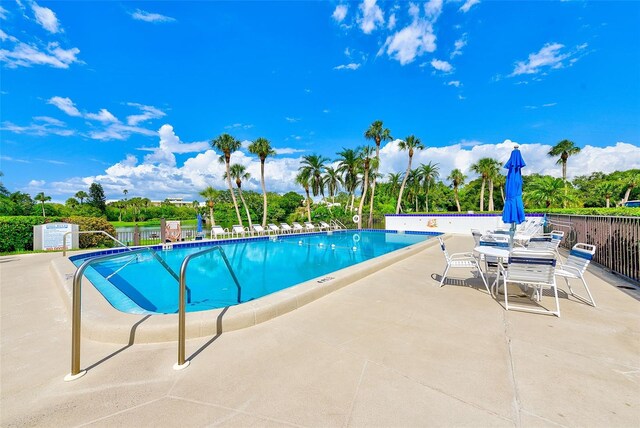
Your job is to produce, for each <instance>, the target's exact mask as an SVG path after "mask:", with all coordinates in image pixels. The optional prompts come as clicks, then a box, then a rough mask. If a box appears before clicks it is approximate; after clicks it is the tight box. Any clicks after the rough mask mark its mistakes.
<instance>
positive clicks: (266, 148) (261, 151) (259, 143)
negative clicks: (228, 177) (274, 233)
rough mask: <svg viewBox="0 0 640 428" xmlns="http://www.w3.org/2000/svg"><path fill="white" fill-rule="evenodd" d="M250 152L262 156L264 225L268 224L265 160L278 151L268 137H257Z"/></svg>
mask: <svg viewBox="0 0 640 428" xmlns="http://www.w3.org/2000/svg"><path fill="white" fill-rule="evenodd" d="M249 152H250V153H253V154H254V155H256V156H258V157H259V158H260V184H261V185H262V227H266V225H267V188H266V186H265V184H264V162H265V160H266V159H267V156H275V154H276V151H275V150H273V148H272V147H271V143H270V142H269V140H267V139H266V138H262V137H261V138H256V140H255V141H254V142H253V143H251V144H249Z"/></svg>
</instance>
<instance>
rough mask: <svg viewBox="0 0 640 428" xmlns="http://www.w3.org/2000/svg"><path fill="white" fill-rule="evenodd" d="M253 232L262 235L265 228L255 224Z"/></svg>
mask: <svg viewBox="0 0 640 428" xmlns="http://www.w3.org/2000/svg"><path fill="white" fill-rule="evenodd" d="M253 230H255V231H256V232H258V233H262V232H264V227H262V225H260V224H254V225H253Z"/></svg>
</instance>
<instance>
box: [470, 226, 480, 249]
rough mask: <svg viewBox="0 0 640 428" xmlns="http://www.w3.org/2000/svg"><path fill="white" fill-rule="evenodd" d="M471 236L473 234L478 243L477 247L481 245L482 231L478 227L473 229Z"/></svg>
mask: <svg viewBox="0 0 640 428" xmlns="http://www.w3.org/2000/svg"><path fill="white" fill-rule="evenodd" d="M471 236H473V240H474V241H475V243H476V247H477V246H478V245H480V238H482V232H480V231H479V230H478V229H471Z"/></svg>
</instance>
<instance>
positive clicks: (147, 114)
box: [127, 103, 166, 126]
mask: <svg viewBox="0 0 640 428" xmlns="http://www.w3.org/2000/svg"><path fill="white" fill-rule="evenodd" d="M127 105H128V106H132V107H138V108H139V109H140V110H141V111H142V112H143V113H142V114H134V115H131V116H127V124H129V125H132V126H135V125H137V124H139V123H140V122H145V121H147V120H150V119H160V118H161V117H164V116H166V113H165V112H163V111H162V110H160V109H159V108H156V107H153V106H146V105H142V104H138V103H127Z"/></svg>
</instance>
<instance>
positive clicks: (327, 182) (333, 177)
mask: <svg viewBox="0 0 640 428" xmlns="http://www.w3.org/2000/svg"><path fill="white" fill-rule="evenodd" d="M322 185H323V186H326V187H327V191H328V192H329V197H331V203H335V194H336V193H338V189H339V188H340V186H341V185H342V177H340V173H339V172H338V171H337V170H335V169H334V168H332V167H330V166H328V167H326V168H325V174H324V177H323V178H322ZM329 211H331V209H329Z"/></svg>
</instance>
